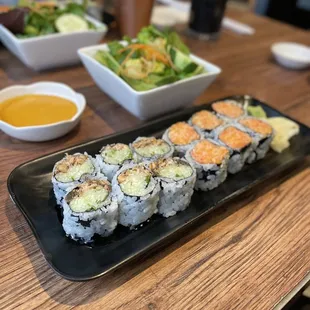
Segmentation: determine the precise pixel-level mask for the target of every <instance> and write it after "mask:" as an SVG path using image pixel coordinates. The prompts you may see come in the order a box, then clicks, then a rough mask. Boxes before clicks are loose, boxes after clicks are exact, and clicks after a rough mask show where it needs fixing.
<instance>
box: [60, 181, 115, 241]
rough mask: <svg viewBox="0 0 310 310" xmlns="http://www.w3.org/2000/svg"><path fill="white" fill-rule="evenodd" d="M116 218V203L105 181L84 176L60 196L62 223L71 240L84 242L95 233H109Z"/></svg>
mask: <svg viewBox="0 0 310 310" xmlns="http://www.w3.org/2000/svg"><path fill="white" fill-rule="evenodd" d="M117 218H118V206H117V202H116V200H115V199H114V198H112V190H111V184H110V183H109V182H108V181H105V180H94V179H93V180H87V181H85V182H84V183H82V184H79V185H77V186H76V187H73V188H72V189H70V190H69V191H68V193H67V194H66V196H65V198H64V200H63V223H62V226H63V229H64V231H65V232H66V234H67V236H69V237H70V238H72V239H74V240H78V241H81V242H84V243H87V242H90V241H92V239H93V236H94V235H95V234H98V235H100V236H102V237H105V236H108V235H110V234H111V233H112V232H113V231H114V229H115V227H116V225H117Z"/></svg>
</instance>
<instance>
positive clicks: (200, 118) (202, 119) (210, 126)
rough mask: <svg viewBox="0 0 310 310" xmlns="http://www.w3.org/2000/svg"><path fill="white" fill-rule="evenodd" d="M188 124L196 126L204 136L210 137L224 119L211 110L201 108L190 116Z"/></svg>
mask: <svg viewBox="0 0 310 310" xmlns="http://www.w3.org/2000/svg"><path fill="white" fill-rule="evenodd" d="M189 124H190V125H192V126H195V127H196V128H198V129H199V130H200V131H201V132H202V133H203V136H204V138H212V137H213V136H214V130H215V129H216V128H217V127H219V126H221V125H223V124H224V120H223V119H220V118H218V117H217V116H216V115H215V114H214V113H213V112H210V111H207V110H203V111H199V112H197V113H195V114H193V116H192V117H191V118H190V120H189Z"/></svg>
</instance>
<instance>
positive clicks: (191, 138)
mask: <svg viewBox="0 0 310 310" xmlns="http://www.w3.org/2000/svg"><path fill="white" fill-rule="evenodd" d="M201 138H202V135H201V133H199V132H198V131H197V130H196V129H195V128H194V127H193V126H190V125H189V124H187V123H186V122H178V123H175V124H173V125H172V126H171V127H169V128H168V129H167V130H166V131H165V133H164V134H163V139H164V140H166V141H167V142H168V143H170V144H172V145H173V146H174V148H175V154H174V155H175V156H178V157H183V156H184V155H185V153H186V151H187V150H188V149H190V148H191V146H192V145H193V144H194V143H195V142H197V141H198V140H200V139H201Z"/></svg>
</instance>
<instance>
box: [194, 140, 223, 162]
mask: <svg viewBox="0 0 310 310" xmlns="http://www.w3.org/2000/svg"><path fill="white" fill-rule="evenodd" d="M228 153H229V152H228V150H227V149H226V147H224V146H219V145H216V144H214V143H211V142H210V141H208V140H202V141H201V142H199V143H197V144H196V145H195V147H194V148H193V150H192V151H191V156H192V158H193V159H194V160H195V161H196V162H197V163H199V164H203V165H204V164H216V165H220V164H221V163H222V162H223V160H224V159H225V157H226V156H227V155H228Z"/></svg>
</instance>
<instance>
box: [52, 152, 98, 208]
mask: <svg viewBox="0 0 310 310" xmlns="http://www.w3.org/2000/svg"><path fill="white" fill-rule="evenodd" d="M97 176H98V177H103V178H104V175H102V174H101V173H100V168H99V166H98V165H97V163H96V161H95V160H94V159H93V158H92V157H91V156H89V155H88V154H87V153H84V154H81V153H76V154H73V155H66V156H65V158H63V159H62V160H60V161H58V162H57V163H56V164H55V166H54V169H53V173H52V183H53V187H54V194H55V197H56V200H57V203H58V204H61V202H62V199H63V197H64V195H65V194H66V190H67V188H69V187H72V186H74V185H77V184H79V183H82V182H84V181H85V180H86V179H89V178H94V177H97Z"/></svg>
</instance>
